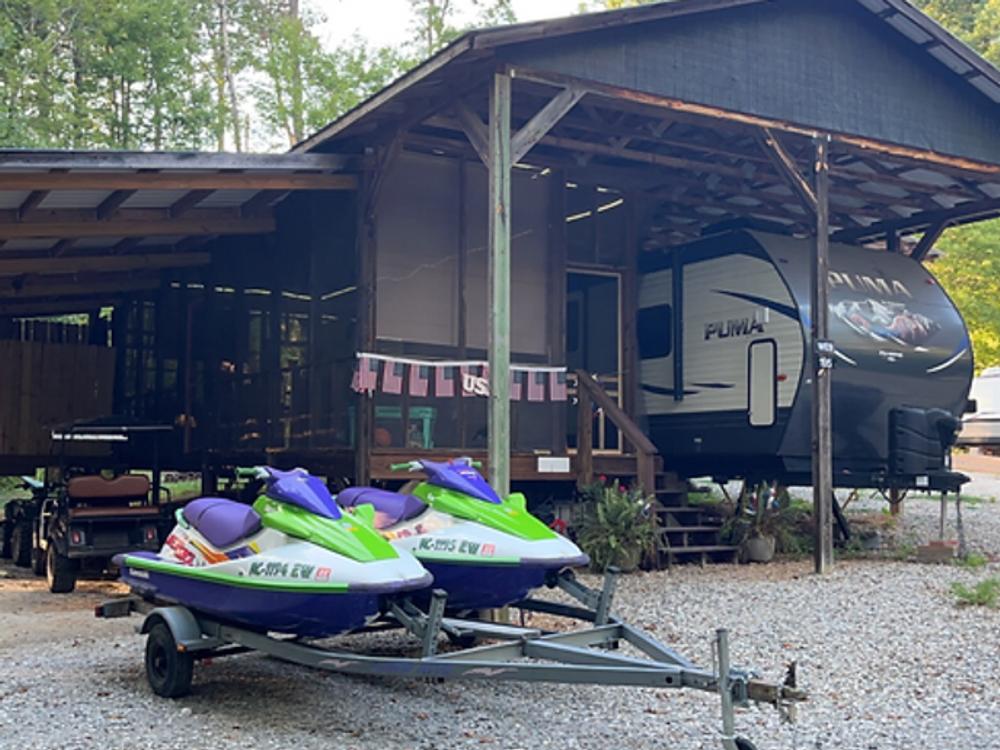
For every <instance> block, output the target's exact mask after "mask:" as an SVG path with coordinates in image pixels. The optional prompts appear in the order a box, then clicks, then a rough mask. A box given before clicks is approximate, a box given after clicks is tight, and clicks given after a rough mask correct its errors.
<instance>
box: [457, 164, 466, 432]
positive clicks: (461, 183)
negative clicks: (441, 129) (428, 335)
mask: <svg viewBox="0 0 1000 750" xmlns="http://www.w3.org/2000/svg"><path fill="white" fill-rule="evenodd" d="M467 192H468V179H467V177H466V168H465V157H464V156H460V157H459V159H458V269H457V271H458V273H457V276H458V279H457V287H458V288H457V297H456V299H457V300H458V305H457V309H456V311H455V313H456V316H457V320H456V321H455V322H456V324H457V327H456V330H457V331H458V358H459V359H465V358H466V357H467V356H468V353H469V352H468V347H469V312H468V309H469V306H468V302H467V300H466V296H465V289H466V281H467V279H468V275H469V220H468V217H467V216H466V211H468V200H467V199H466V193H467ZM456 400H457V401H458V445H459V446H460V447H462V448H465V447H466V442H465V441H466V436H467V434H468V427H467V425H466V422H465V419H466V408H465V401H466V400H465V399H464V398H459V399H456Z"/></svg>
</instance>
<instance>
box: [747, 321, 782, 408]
mask: <svg viewBox="0 0 1000 750" xmlns="http://www.w3.org/2000/svg"><path fill="white" fill-rule="evenodd" d="M777 366H778V347H777V344H775V342H774V341H773V340H771V339H768V340H766V341H755V342H753V343H752V344H751V345H750V361H749V384H748V385H749V388H748V391H749V400H750V403H749V408H748V412H749V413H748V418H749V420H750V426H751V427H770V426H771V425H773V424H774V419H775V411H776V406H777V401H778V371H777Z"/></svg>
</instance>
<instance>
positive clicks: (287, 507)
mask: <svg viewBox="0 0 1000 750" xmlns="http://www.w3.org/2000/svg"><path fill="white" fill-rule="evenodd" d="M253 509H254V510H255V511H257V513H259V514H260V518H261V523H262V524H263V525H264V526H266V527H267V528H270V529H275V530H276V531H280V532H282V533H283V534H287V535H288V536H291V537H295V538H296V539H302V540H304V541H307V542H309V543H310V544H315V545H318V546H320V547H324V548H326V549H328V550H331V551H332V552H336V553H337V554H340V555H344V557H349V558H351V559H352V560H357V561H358V562H375V561H377V560H392V559H395V558H397V557H399V555H398V554H397V552H396V550H395V548H393V546H392V545H391V544H389V542H388V541H387V540H385V539H383V538H382V535H381V534H379V533H378V531H376V530H375V528H374V527H373V526H372V525H371V523H370V521H369V520H366V519H365V518H364V517H359V516H351V515H345V516H344V517H342V518H338V519H336V520H334V519H332V518H323V517H321V516H317V515H315V514H313V513H310V512H308V511H306V510H303V509H302V508H298V507H296V506H294V505H291V504H289V503H283V502H280V501H278V500H272V499H271V498H269V497H267V496H266V495H262V496H260V497H258V498H257V501H256V502H255V503H254V504H253Z"/></svg>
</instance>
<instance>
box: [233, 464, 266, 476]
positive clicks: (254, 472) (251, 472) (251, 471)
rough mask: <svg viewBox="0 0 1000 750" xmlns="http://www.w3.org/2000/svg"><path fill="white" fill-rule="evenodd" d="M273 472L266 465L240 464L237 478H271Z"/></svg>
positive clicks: (237, 469)
mask: <svg viewBox="0 0 1000 750" xmlns="http://www.w3.org/2000/svg"><path fill="white" fill-rule="evenodd" d="M270 476H271V472H270V471H268V469H267V467H266V466H239V467H237V468H236V478H237V479H269V478H270Z"/></svg>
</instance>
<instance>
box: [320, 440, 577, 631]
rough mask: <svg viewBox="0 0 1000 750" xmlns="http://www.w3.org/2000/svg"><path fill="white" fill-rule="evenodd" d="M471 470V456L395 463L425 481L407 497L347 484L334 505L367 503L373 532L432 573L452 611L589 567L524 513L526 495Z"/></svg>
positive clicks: (500, 602)
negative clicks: (502, 490)
mask: <svg viewBox="0 0 1000 750" xmlns="http://www.w3.org/2000/svg"><path fill="white" fill-rule="evenodd" d="M476 465H477V464H476V463H475V462H473V461H472V460H471V459H468V458H459V459H454V460H452V461H449V462H446V463H442V462H436V461H429V460H423V459H421V460H415V461H409V462H406V463H403V464H397V465H395V466H393V467H392V468H393V469H394V470H401V469H408V470H410V471H423V472H424V473H425V474H426V476H427V478H426V480H425V481H423V482H421V483H420V484H418V485H417V486H416V487H415V488H414V489H413V491H412V493H410V494H401V493H397V492H388V491H386V490H380V489H375V488H372V487H351V488H349V489H346V490H344V491H343V492H341V493H340V494H338V495H337V502H338V503H339V504H340V505H341V506H342V507H343V508H345V509H348V510H350V511H353V512H356V513H358V512H365V511H364V508H365V506H371V507H372V508H373V509H374V522H375V527H376V528H377V529H379V530H380V531H381V532H382V535H383V536H384V537H385V538H386V539H388V540H390V541H391V542H392V544H393V546H394V547H396V549H399V550H401V551H402V550H405V551H408V552H411V553H412V554H413V556H414V557H416V558H417V559H418V560H419V561H420V562H421V563H422V564H423V566H424V567H425V568H427V570H428V571H430V573H431V574H433V576H434V588H436V589H437V588H440V589H444V590H445V591H446V592H447V594H448V605H447V606H448V609H449V610H451V611H460V610H473V609H490V608H494V607H503V606H506V605H508V604H512V603H514V602H516V601H519V600H520V599H523V598H524V597H525V596H526V595H527V594H528V593H529V592H530V591H531V590H532V589H535V588H538V587H539V586H541V585H543V584H544V583H545V580H546V577H547V576H548V575H549V574H552V573H558V572H559V571H560V570H561V569H563V568H567V567H575V566H580V565H587V564H588V563H589V562H590V560H589V558H588V557H587V556H586V555H585V554H583V553H582V552H581V551H580V549H579V547H577V546H576V545H575V544H573V542H571V541H570V540H569V539H567V538H566V537H563V536H560V535H559V534H557V533H556V532H555V531H553V530H552V529H550V528H549V527H548V526H546V525H545V524H544V523H542V522H541V521H540V520H538V519H537V518H535V517H534V516H533V515H531V514H530V513H529V512H528V510H527V507H526V503H525V498H524V495H522V494H521V493H513V494H512V495H510V497H507V498H505V499H501V498H500V497H498V496H497V494H496V492H494V491H493V488H492V487H490V485H489V484H488V483H487V482H486V480H485V479H483V477H482V475H481V474H480V473H479V472H478V471H477V470H476ZM369 512H370V511H369Z"/></svg>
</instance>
